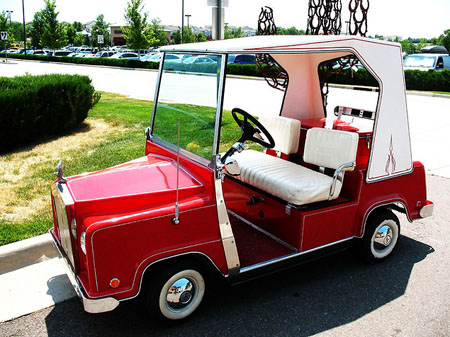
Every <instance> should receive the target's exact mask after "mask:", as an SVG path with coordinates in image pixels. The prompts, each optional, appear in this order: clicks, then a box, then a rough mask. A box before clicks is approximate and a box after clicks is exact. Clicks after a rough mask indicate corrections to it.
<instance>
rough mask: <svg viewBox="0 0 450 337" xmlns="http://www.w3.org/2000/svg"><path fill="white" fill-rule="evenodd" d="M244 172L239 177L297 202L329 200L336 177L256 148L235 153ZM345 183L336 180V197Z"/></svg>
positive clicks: (300, 203)
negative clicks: (258, 150) (255, 149)
mask: <svg viewBox="0 0 450 337" xmlns="http://www.w3.org/2000/svg"><path fill="white" fill-rule="evenodd" d="M232 158H234V159H235V160H236V161H237V162H238V164H239V166H240V168H241V174H240V176H238V177H237V178H238V179H240V180H241V181H243V182H245V183H248V184H250V185H252V186H255V187H257V188H259V189H261V190H263V191H265V192H267V193H270V194H273V195H274V196H276V197H278V198H280V199H283V200H285V201H287V202H288V203H291V204H294V205H303V204H309V203H312V202H316V201H322V200H328V198H329V193H330V188H331V184H332V182H333V178H332V177H330V176H327V175H325V174H322V173H320V172H316V171H313V170H310V169H308V168H306V167H303V166H300V165H298V164H294V163H292V162H289V161H287V160H284V159H281V158H278V157H274V156H270V155H267V154H264V153H262V152H257V151H254V150H245V151H243V152H241V153H235V154H234V155H233V156H232ZM341 187H342V184H341V182H339V181H336V189H335V193H334V197H333V198H332V199H334V198H337V196H338V195H339V193H340V191H341Z"/></svg>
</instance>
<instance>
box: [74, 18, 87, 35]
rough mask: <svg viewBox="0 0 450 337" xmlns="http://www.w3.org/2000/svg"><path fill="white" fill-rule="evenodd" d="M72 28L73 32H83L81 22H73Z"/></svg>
mask: <svg viewBox="0 0 450 337" xmlns="http://www.w3.org/2000/svg"><path fill="white" fill-rule="evenodd" d="M73 27H74V28H75V30H76V31H77V33H78V32H82V31H83V30H84V25H83V24H82V23H81V22H78V21H74V22H73Z"/></svg>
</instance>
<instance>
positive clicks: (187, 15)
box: [185, 14, 192, 30]
mask: <svg viewBox="0 0 450 337" xmlns="http://www.w3.org/2000/svg"><path fill="white" fill-rule="evenodd" d="M191 16H192V15H191V14H186V15H185V17H187V22H188V23H187V27H188V30H189V18H190V17H191Z"/></svg>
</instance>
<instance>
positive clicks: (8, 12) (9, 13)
mask: <svg viewBox="0 0 450 337" xmlns="http://www.w3.org/2000/svg"><path fill="white" fill-rule="evenodd" d="M11 13H14V11H6V14H8V17H9V24H11Z"/></svg>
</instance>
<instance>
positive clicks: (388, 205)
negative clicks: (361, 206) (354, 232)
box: [357, 198, 412, 238]
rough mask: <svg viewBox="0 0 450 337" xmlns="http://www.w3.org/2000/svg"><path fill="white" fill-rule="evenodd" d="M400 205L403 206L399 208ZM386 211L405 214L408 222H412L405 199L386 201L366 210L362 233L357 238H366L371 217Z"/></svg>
mask: <svg viewBox="0 0 450 337" xmlns="http://www.w3.org/2000/svg"><path fill="white" fill-rule="evenodd" d="M399 205H401V206H399ZM385 210H394V211H398V212H400V213H403V214H405V215H406V218H407V219H408V221H409V222H412V220H411V218H410V217H409V211H408V207H407V203H406V202H405V201H404V200H403V199H401V198H398V199H394V200H390V201H386V202H382V203H374V204H372V205H371V206H369V207H368V208H366V211H365V213H364V215H363V221H362V223H363V227H362V231H361V233H360V235H359V236H357V238H362V237H363V236H364V233H365V232H366V225H367V222H368V221H369V219H370V218H371V217H373V216H375V215H376V214H378V213H380V212H383V211H385Z"/></svg>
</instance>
